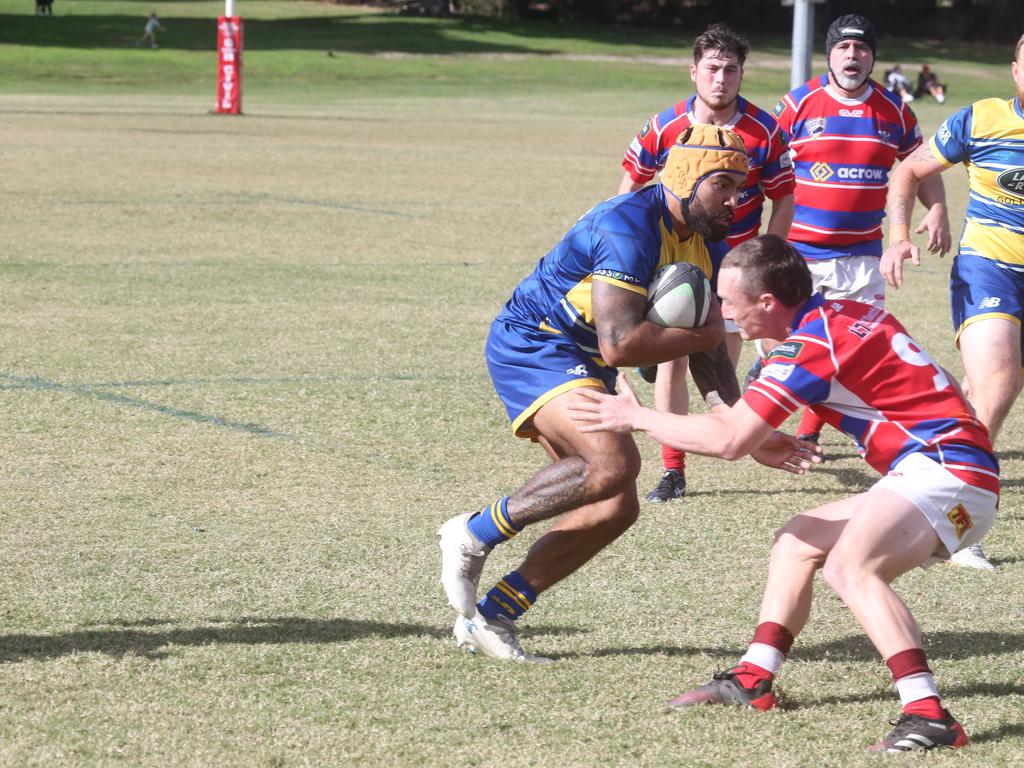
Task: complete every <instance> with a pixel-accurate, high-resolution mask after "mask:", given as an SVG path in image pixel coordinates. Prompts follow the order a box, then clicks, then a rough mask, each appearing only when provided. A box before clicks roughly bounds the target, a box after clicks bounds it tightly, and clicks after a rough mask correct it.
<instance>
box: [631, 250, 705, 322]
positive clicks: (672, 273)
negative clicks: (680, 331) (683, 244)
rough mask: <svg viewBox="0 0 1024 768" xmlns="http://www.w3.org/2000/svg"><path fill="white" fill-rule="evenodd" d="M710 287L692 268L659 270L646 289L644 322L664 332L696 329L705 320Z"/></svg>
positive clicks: (681, 265)
mask: <svg viewBox="0 0 1024 768" xmlns="http://www.w3.org/2000/svg"><path fill="white" fill-rule="evenodd" d="M710 301H711V283H710V282H708V279H707V277H706V276H705V275H704V273H703V272H702V271H701V270H700V269H699V268H698V267H695V266H694V265H693V264H688V263H686V262H682V261H680V262H677V263H675V264H669V265H668V266H667V267H662V268H661V269H659V270H658V271H657V272H656V273H655V274H654V278H653V279H652V280H651V284H650V286H648V288H647V319H648V320H650V321H651V322H652V323H656V324H658V325H660V326H663V327H665V328H698V327H700V326H702V325H704V323H706V322H707V319H708V310H709V309H710Z"/></svg>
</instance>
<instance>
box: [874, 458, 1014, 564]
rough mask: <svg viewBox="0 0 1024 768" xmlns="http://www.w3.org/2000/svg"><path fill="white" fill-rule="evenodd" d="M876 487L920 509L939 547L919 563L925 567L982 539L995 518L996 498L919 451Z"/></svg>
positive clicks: (893, 470) (997, 499)
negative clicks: (940, 544) (896, 495)
mask: <svg viewBox="0 0 1024 768" xmlns="http://www.w3.org/2000/svg"><path fill="white" fill-rule="evenodd" d="M874 487H875V488H885V489H886V490H889V491H893V492H894V493H898V494H899V495H900V496H902V497H903V498H905V499H907V500H908V501H909V502H910V503H911V504H913V505H914V506H915V507H917V508H918V509H919V510H921V514H923V515H924V516H925V518H927V520H928V522H929V523H930V524H931V526H932V528H934V529H935V533H936V534H938V537H939V541H941V542H942V546H940V547H939V549H938V550H936V552H935V555H934V557H932V558H929V559H928V560H926V561H925V562H924V563H922V564H921V567H922V568H927V567H928V566H930V565H933V564H935V563H937V562H939V561H941V560H948V559H949V556H950V555H951V554H952V553H954V552H956V551H957V550H960V549H963V548H964V547H968V546H970V545H971V544H975V543H977V542H979V541H981V538H982V536H984V535H985V534H986V533H987V532H988V529H989V528H991V527H992V523H994V522H995V519H996V510H997V508H998V504H999V497H998V496H997V495H996V494H994V493H992V492H991V491H986V490H984V489H983V488H978V487H976V486H973V485H968V484H967V483H965V482H964V481H963V480H961V479H960V478H958V477H957V476H956V475H954V474H953V473H952V472H950V471H949V470H947V469H945V468H944V467H943V466H942V465H941V464H938V463H936V462H935V461H932V460H931V459H929V458H928V457H927V456H922V455H921V454H920V453H912V454H910V455H909V456H907V457H906V458H905V459H903V460H902V461H900V462H899V463H898V464H897V465H896V466H895V467H893V468H892V471H891V472H889V474H887V475H885V477H883V478H882V479H881V480H879V481H878V482H877V483H875V486H874Z"/></svg>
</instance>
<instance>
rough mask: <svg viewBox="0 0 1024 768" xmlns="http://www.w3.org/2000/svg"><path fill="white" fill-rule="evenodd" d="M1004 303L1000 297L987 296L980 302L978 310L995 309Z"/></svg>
mask: <svg viewBox="0 0 1024 768" xmlns="http://www.w3.org/2000/svg"><path fill="white" fill-rule="evenodd" d="M1001 302H1002V299H1001V298H1000V297H998V296H986V297H985V298H984V299H982V300H981V301H979V302H978V309H995V308H996V307H998V306H999V304H1000V303H1001Z"/></svg>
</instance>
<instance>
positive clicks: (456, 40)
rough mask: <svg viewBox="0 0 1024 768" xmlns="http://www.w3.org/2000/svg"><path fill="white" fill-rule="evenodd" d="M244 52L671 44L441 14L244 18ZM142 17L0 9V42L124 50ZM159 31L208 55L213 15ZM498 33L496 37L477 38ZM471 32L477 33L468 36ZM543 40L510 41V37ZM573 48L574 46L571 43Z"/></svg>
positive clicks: (540, 51)
mask: <svg viewBox="0 0 1024 768" xmlns="http://www.w3.org/2000/svg"><path fill="white" fill-rule="evenodd" d="M242 17H243V20H244V25H245V28H244V29H245V31H244V34H245V49H246V50H248V51H257V50H258V51H270V50H296V51H301V50H317V51H334V52H343V53H381V52H384V51H387V52H397V53H406V54H472V53H496V54H501V53H534V54H537V55H550V54H557V53H564V52H565V51H566V41H580V40H583V41H593V42H597V43H601V44H607V45H616V46H619V45H622V44H623V43H624V42H625V43H628V42H629V40H630V38H632V40H633V42H634V44H636V45H647V46H650V45H654V44H661V45H666V46H671V45H675V44H676V43H678V41H677V40H674V39H673V38H672V37H670V36H668V35H665V34H664V33H656V35H655V37H656V39H654V40H652V38H651V32H650V30H646V31H645V30H637V31H635V32H629V31H626V32H624V31H623V30H621V29H619V28H613V27H607V28H606V27H599V26H590V25H556V24H551V23H546V22H517V23H508V22H499V21H493V20H488V19H474V18H467V19H446V20H443V21H431V22H424V20H422V19H415V18H409V17H402V16H388V15H382V14H373V13H371V14H347V15H344V16H316V17H300V18H284V19H246V18H245V16H244V13H243V14H242ZM144 22H145V18H144V17H143V16H137V15H132V16H117V15H107V16H84V15H83V16H77V15H76V16H59V15H58V16H47V17H36V16H32V15H18V14H0V44H2V43H7V44H12V45H26V46H50V47H59V48H84V49H98V48H124V47H125V46H126V45H131V43H132V41H134V40H136V39H138V38H139V37H140V36H141V35H142V27H143V25H144ZM160 22H161V23H162V24H163V26H164V27H166V31H164V32H158V33H157V40H158V42H159V43H160V46H161V47H163V48H169V49H172V50H190V51H207V52H210V53H213V50H214V47H215V43H216V39H217V27H216V25H217V20H216V19H214V18H195V17H173V16H161V17H160ZM498 33H500V35H501V36H502V37H503V38H505V41H503V42H497V41H496V40H495V39H479V38H480V37H486V36H489V35H492V36H493V35H496V34H498ZM474 36H479V37H477V38H476V39H474ZM515 37H519V38H525V39H529V40H531V41H534V42H536V41H544V42H543V43H542V44H540V45H530V46H524V45H517V44H516V43H514V42H509V39H510V38H515ZM573 48H574V49H575V46H573Z"/></svg>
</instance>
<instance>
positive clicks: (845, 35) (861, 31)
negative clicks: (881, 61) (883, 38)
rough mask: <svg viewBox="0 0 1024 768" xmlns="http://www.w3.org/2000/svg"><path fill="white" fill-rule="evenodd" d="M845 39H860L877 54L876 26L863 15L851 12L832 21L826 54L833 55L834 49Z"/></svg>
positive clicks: (872, 53) (826, 40)
mask: <svg viewBox="0 0 1024 768" xmlns="http://www.w3.org/2000/svg"><path fill="white" fill-rule="evenodd" d="M843 40H860V41H861V42H862V43H867V46H868V48H870V49H871V55H872V56H874V55H875V28H874V27H873V26H871V22H870V21H868V20H867V19H865V18H864V17H863V16H859V15H857V14H856V13H850V14H847V15H846V16H840V17H839V18H838V19H836V20H835V21H833V22H832V25H831V26H830V27H829V28H828V33H827V34H826V35H825V55H826V56H829V55H831V54H832V49H833V48H835V46H836V44H837V43H840V42H842V41H843Z"/></svg>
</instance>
